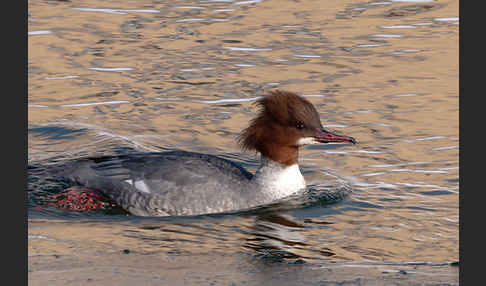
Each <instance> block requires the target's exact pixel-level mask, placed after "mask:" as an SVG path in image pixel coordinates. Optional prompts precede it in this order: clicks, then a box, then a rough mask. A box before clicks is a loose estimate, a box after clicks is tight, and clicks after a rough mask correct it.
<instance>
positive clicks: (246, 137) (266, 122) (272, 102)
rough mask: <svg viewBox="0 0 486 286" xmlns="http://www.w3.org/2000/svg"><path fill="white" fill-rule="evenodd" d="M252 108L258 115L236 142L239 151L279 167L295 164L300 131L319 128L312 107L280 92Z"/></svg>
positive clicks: (291, 95)
mask: <svg viewBox="0 0 486 286" xmlns="http://www.w3.org/2000/svg"><path fill="white" fill-rule="evenodd" d="M255 104H256V105H257V106H258V107H259V112H258V114H257V116H256V117H255V118H254V119H253V120H252V121H251V122H250V125H249V126H248V127H247V128H246V129H244V130H243V132H242V133H241V135H240V137H239V138H238V142H239V143H240V145H241V146H242V148H243V149H244V150H255V151H258V152H260V153H262V155H264V156H266V157H269V158H270V159H273V160H275V161H277V162H280V163H292V164H293V163H296V161H297V158H298V147H299V144H298V141H299V139H300V138H302V135H303V134H302V131H303V130H304V129H306V128H309V129H312V130H315V129H320V128H321V121H320V119H319V114H318V113H317V111H316V109H315V107H314V106H313V105H312V103H310V102H309V101H308V100H307V99H305V98H304V97H302V96H299V95H297V94H295V93H293V92H287V91H280V90H276V91H271V92H269V93H267V94H266V95H264V96H263V97H261V98H260V99H258V100H257V101H256V102H255Z"/></svg>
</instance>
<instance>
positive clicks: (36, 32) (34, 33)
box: [27, 30, 52, 36]
mask: <svg viewBox="0 0 486 286" xmlns="http://www.w3.org/2000/svg"><path fill="white" fill-rule="evenodd" d="M51 33H52V32H51V31H48V30H42V31H31V32H28V33H27V34H28V35H29V36H33V35H48V34H51Z"/></svg>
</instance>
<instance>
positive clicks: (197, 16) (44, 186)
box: [27, 0, 459, 263]
mask: <svg viewBox="0 0 486 286" xmlns="http://www.w3.org/2000/svg"><path fill="white" fill-rule="evenodd" d="M28 12H29V18H28V28H29V32H28V83H29V87H28V89H29V94H28V100H29V101H28V110H29V114H28V116H29V117H28V120H29V129H28V132H29V134H28V136H29V137H28V138H29V147H28V156H29V158H28V159H29V166H30V169H29V172H30V175H29V188H28V190H27V191H28V202H27V207H28V214H29V240H30V241H37V240H42V239H53V240H56V239H57V238H59V239H62V237H63V234H62V233H65V232H66V229H69V231H67V232H73V233H76V232H77V231H78V230H79V231H80V232H81V231H83V230H84V229H85V228H86V224H89V226H90V228H91V229H98V230H100V229H102V230H103V231H101V233H102V234H99V237H97V233H99V232H100V231H98V232H96V231H93V234H92V236H91V239H92V240H93V241H97V240H106V237H110V236H112V239H111V240H109V239H108V241H112V243H114V244H119V245H128V246H129V247H131V248H132V249H138V250H140V251H142V250H144V251H145V250H146V251H156V252H161V253H166V254H174V253H175V254H177V255H196V254H204V253H209V252H211V255H214V254H215V253H220V254H224V255H230V254H234V253H241V252H243V253H245V254H246V255H250V256H254V257H257V258H262V259H270V260H272V261H273V260H276V261H288V262H292V263H295V262H296V261H297V262H298V263H301V262H307V263H318V262H322V261H334V262H349V261H353V262H400V263H409V262H412V261H413V262H417V261H418V262H425V263H447V262H451V261H457V260H458V256H459V254H458V253H459V252H458V217H459V214H458V213H459V212H458V192H459V179H458V176H459V175H458V173H459V162H458V156H459V150H458V146H459V136H458V33H459V30H458V28H459V27H458V23H459V18H458V1H452V2H451V1H379V2H378V1H375V2H367V1H325V2H319V1H276V0H266V1H236V0H235V1H167V2H163V1H83V2H82V3H78V2H73V1H71V2H69V1H29V11H28ZM275 88H279V89H284V90H290V91H295V92H298V93H300V94H302V95H304V96H306V97H307V98H308V99H309V100H310V101H311V102H312V103H314V105H315V106H316V107H317V109H318V111H319V113H320V114H321V119H322V121H323V124H324V126H326V127H328V128H330V129H334V130H337V131H339V132H341V133H343V134H346V135H350V136H353V137H355V138H356V139H358V141H359V142H360V144H359V145H356V146H351V145H327V146H324V145H319V146H310V147H306V148H304V149H303V150H302V151H301V158H300V161H301V170H302V172H303V174H304V176H305V178H306V181H307V183H308V185H310V190H308V192H307V193H306V194H302V195H300V196H297V197H294V198H291V199H290V200H287V201H286V202H280V203H277V204H272V205H269V206H263V207H260V208H256V209H253V210H248V211H244V212H234V213H230V214H218V215H210V216H197V217H190V218H182V217H181V218H177V217H174V218H140V217H134V216H129V215H126V214H123V213H120V212H113V213H110V212H108V213H104V212H91V213H74V212H66V211H61V210H58V209H52V208H39V207H38V205H39V200H41V198H42V197H43V196H44V195H45V194H46V193H49V192H50V193H56V192H59V190H60V189H62V188H63V187H65V186H64V185H63V184H62V183H61V182H59V181H56V180H55V179H54V178H52V177H50V176H49V175H48V174H46V173H45V172H44V171H45V168H46V167H47V166H50V165H55V164H58V163H62V162H65V161H68V160H73V159H76V158H80V157H83V156H93V155H106V154H117V153H130V152H135V151H165V150H172V149H183V150H188V151H197V152H205V153H211V154H216V155H220V156H222V157H225V158H228V159H231V160H234V161H236V162H238V163H240V164H242V165H243V166H244V167H246V168H248V169H249V170H250V171H252V172H254V171H255V169H256V167H257V166H258V158H257V157H256V156H255V154H252V153H244V152H242V151H241V150H240V149H239V148H238V146H237V144H236V143H235V138H236V136H237V134H238V132H239V131H240V130H242V129H243V128H244V127H245V126H246V124H247V122H248V120H250V119H251V118H252V116H253V115H254V113H255V108H254V107H253V105H252V102H254V101H255V99H256V98H258V96H260V95H261V94H262V93H263V92H264V91H266V90H271V89H275ZM60 222H61V223H62V222H68V224H62V228H59V229H58V228H53V230H51V231H47V233H44V234H43V235H44V236H43V237H44V238H42V235H41V234H39V230H38V228H39V226H42V228H43V229H49V227H50V226H54V225H56V226H57V225H58V224H59V223H60ZM107 225H108V226H109V228H105V226H107ZM56 230H57V231H56ZM56 237H57V238H56ZM101 237H103V238H101ZM113 241H115V242H113ZM30 253H36V252H35V250H33V249H31V248H29V254H30ZM40 253H42V251H40Z"/></svg>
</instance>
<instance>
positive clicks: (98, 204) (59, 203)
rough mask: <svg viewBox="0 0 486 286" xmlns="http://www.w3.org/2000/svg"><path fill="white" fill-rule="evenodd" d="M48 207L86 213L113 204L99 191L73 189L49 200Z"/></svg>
mask: <svg viewBox="0 0 486 286" xmlns="http://www.w3.org/2000/svg"><path fill="white" fill-rule="evenodd" d="M48 205H49V206H52V207H56V208H59V209H63V210H69V211H77V212H85V211H91V210H103V209H106V208H107V207H109V206H111V203H110V201H109V199H108V198H106V197H105V196H103V194H101V193H100V192H99V191H97V190H93V189H88V188H85V187H71V188H68V189H65V190H64V191H62V192H61V193H59V194H56V195H54V196H53V197H52V198H51V199H49V201H48Z"/></svg>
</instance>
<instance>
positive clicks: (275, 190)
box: [252, 157, 305, 201]
mask: <svg viewBox="0 0 486 286" xmlns="http://www.w3.org/2000/svg"><path fill="white" fill-rule="evenodd" d="M252 180H253V181H254V182H256V183H257V184H258V185H260V187H261V188H262V190H261V191H262V192H263V193H264V194H265V195H266V196H267V197H268V198H269V200H270V201H273V200H278V199H281V198H284V197H287V196H290V195H291V194H293V193H295V192H297V191H299V190H302V189H304V188H305V180H304V177H303V176H302V174H301V173H300V169H299V165H297V164H294V165H291V166H287V165H284V164H280V163H277V162H275V161H273V160H270V159H268V158H265V157H262V160H261V165H260V168H259V169H258V170H257V171H256V173H255V175H254V177H253V179H252Z"/></svg>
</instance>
